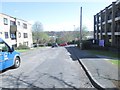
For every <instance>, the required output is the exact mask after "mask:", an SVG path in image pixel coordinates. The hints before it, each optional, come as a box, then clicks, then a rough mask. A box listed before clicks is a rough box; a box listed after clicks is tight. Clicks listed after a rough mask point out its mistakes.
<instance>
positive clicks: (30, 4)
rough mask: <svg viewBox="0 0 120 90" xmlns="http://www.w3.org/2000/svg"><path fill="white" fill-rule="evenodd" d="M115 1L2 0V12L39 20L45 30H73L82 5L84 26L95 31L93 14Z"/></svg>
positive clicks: (77, 23) (0, 4) (24, 18)
mask: <svg viewBox="0 0 120 90" xmlns="http://www.w3.org/2000/svg"><path fill="white" fill-rule="evenodd" d="M113 1H116V0H64V1H62V0H34V1H33V0H18V1H17V0H2V3H0V8H2V9H0V12H2V13H5V14H8V15H10V16H14V17H17V18H20V19H23V20H26V21H29V22H30V23H32V24H33V23H34V22H35V21H39V22H41V23H42V24H43V27H44V30H45V31H72V30H74V25H75V28H77V27H79V22H80V7H82V9H83V19H82V20H83V26H86V27H87V29H88V30H89V31H93V16H94V15H95V14H96V13H98V12H100V10H102V9H104V8H105V7H107V6H109V5H110V4H112V2H113ZM1 6H2V7H1Z"/></svg>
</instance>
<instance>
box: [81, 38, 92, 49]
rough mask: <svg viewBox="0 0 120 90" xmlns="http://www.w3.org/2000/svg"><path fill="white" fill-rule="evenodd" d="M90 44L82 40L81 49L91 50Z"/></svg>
mask: <svg viewBox="0 0 120 90" xmlns="http://www.w3.org/2000/svg"><path fill="white" fill-rule="evenodd" d="M91 46H92V42H91V41H87V40H84V41H82V49H91Z"/></svg>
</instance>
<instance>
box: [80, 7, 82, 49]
mask: <svg viewBox="0 0 120 90" xmlns="http://www.w3.org/2000/svg"><path fill="white" fill-rule="evenodd" d="M80 49H82V7H80Z"/></svg>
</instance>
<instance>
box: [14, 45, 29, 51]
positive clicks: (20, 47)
mask: <svg viewBox="0 0 120 90" xmlns="http://www.w3.org/2000/svg"><path fill="white" fill-rule="evenodd" d="M16 49H18V50H20V49H30V48H29V47H28V46H26V45H20V46H18V47H17V48H16Z"/></svg>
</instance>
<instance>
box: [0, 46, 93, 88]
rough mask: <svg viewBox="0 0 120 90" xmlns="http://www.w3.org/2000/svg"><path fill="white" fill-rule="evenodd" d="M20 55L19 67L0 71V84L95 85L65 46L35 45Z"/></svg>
mask: <svg viewBox="0 0 120 90" xmlns="http://www.w3.org/2000/svg"><path fill="white" fill-rule="evenodd" d="M69 49H70V48H69ZM21 59H22V62H21V66H20V67H19V68H17V69H8V70H6V71H5V72H3V73H1V74H0V87H2V88H75V89H76V88H94V87H93V86H92V84H91V82H90V81H89V79H88V77H87V76H86V74H85V72H84V70H83V69H82V67H81V66H80V64H79V62H78V61H77V59H75V57H71V53H69V50H67V49H66V48H65V47H57V48H39V49H34V50H31V51H29V52H26V53H22V54H21Z"/></svg>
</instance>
